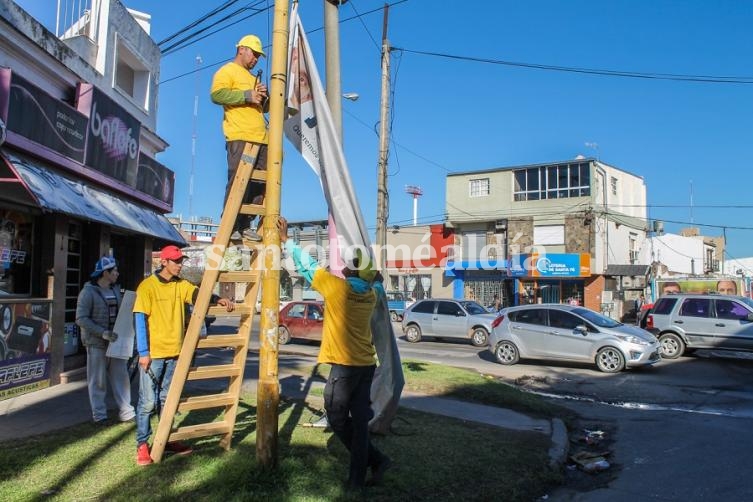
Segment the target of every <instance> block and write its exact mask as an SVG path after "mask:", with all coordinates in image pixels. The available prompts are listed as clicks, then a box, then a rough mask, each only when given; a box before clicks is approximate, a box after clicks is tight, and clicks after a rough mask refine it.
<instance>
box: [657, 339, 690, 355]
mask: <svg viewBox="0 0 753 502" xmlns="http://www.w3.org/2000/svg"><path fill="white" fill-rule="evenodd" d="M659 345H660V346H661V348H660V349H659V351H660V352H661V356H662V357H663V358H664V359H677V358H678V357H680V356H681V355H682V353H683V352H685V344H684V343H683V341H682V338H680V337H679V336H677V335H676V334H674V333H664V334H663V335H661V336H660V337H659Z"/></svg>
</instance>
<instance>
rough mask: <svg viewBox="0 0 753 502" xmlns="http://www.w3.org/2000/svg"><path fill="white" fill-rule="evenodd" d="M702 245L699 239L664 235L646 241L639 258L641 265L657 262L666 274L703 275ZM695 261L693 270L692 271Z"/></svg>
mask: <svg viewBox="0 0 753 502" xmlns="http://www.w3.org/2000/svg"><path fill="white" fill-rule="evenodd" d="M703 250H704V244H703V241H702V240H700V239H694V238H692V237H683V236H681V235H676V234H665V235H661V236H656V237H651V238H649V239H646V242H645V245H644V246H643V247H642V248H641V252H640V256H641V259H642V260H645V261H643V263H653V262H659V263H661V264H663V265H665V266H666V267H667V269H668V274H671V275H676V274H693V273H695V274H699V275H700V274H703V272H704V271H703V258H704V252H703ZM693 260H695V269H693Z"/></svg>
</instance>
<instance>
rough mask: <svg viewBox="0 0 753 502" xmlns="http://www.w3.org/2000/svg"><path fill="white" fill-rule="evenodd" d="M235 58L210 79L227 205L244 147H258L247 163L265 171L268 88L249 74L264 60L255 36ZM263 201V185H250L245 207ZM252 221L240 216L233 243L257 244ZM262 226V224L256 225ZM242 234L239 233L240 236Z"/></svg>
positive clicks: (238, 48) (239, 46) (240, 45)
mask: <svg viewBox="0 0 753 502" xmlns="http://www.w3.org/2000/svg"><path fill="white" fill-rule="evenodd" d="M235 49H236V50H235V58H233V60H232V61H231V62H229V63H227V64H225V65H223V66H222V67H221V68H220V69H219V70H217V72H216V73H215V74H214V78H213V79H212V88H211V94H210V96H211V99H212V102H213V103H215V104H217V105H221V106H222V109H223V112H224V113H223V118H222V132H223V134H224V135H225V141H226V143H225V149H226V150H227V167H228V171H227V176H228V178H227V188H226V189H225V201H227V198H228V195H229V193H230V188H231V187H232V184H233V180H234V179H235V173H236V171H237V170H238V164H239V163H240V161H241V156H242V154H243V150H244V149H245V147H246V145H247V144H257V145H259V153H258V154H257V155H256V158H255V159H249V160H248V161H249V162H251V163H252V164H253V165H254V168H255V169H262V170H263V169H266V168H267V142H268V139H267V125H266V123H265V121H264V109H265V107H266V105H267V103H268V94H267V86H266V85H264V83H263V82H262V81H261V70H259V72H257V74H256V75H252V74H251V70H252V69H253V68H254V67H255V66H256V64H257V63H258V62H259V59H260V58H261V57H262V56H265V54H264V50H263V48H262V45H261V40H260V39H259V37H257V36H256V35H246V36H245V37H243V38H241V39H240V40H239V41H238V43H237V44H236V46H235ZM263 201H264V184H263V183H259V182H256V181H253V180H252V181H249V183H248V186H247V187H246V192H245V194H244V197H243V203H244V204H251V203H253V204H261V203H262V202H263ZM252 222H253V217H250V216H248V215H239V216H238V217H237V218H236V222H235V223H236V225H235V228H234V229H233V230H234V232H233V235H232V236H231V238H232V239H233V240H239V239H241V237H243V238H245V239H248V240H252V241H260V240H261V237H260V236H259V234H258V233H257V232H256V231H255V230H254V229H252V228H251V223H252ZM259 225H261V220H260V221H259ZM241 232H242V233H241Z"/></svg>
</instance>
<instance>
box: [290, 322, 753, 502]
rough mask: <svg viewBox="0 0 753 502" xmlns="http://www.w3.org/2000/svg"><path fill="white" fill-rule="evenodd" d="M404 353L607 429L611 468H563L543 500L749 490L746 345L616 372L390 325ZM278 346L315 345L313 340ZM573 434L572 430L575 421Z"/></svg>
mask: <svg viewBox="0 0 753 502" xmlns="http://www.w3.org/2000/svg"><path fill="white" fill-rule="evenodd" d="M394 327H395V330H396V334H397V335H398V347H399V349H400V353H401V357H402V358H403V359H417V360H423V361H429V362H434V363H438V364H446V365H451V366H457V367H466V368H473V369H476V370H478V371H480V372H483V373H485V374H489V375H494V376H496V377H497V378H499V379H500V380H502V381H505V382H507V383H510V384H513V385H517V386H518V387H520V388H522V389H525V390H528V391H531V392H536V393H539V394H541V395H543V396H546V397H547V398H548V399H553V400H556V401H557V402H558V403H559V404H562V405H565V406H567V407H570V408H571V409H573V410H575V411H576V412H577V413H578V414H579V415H580V416H581V417H582V419H583V423H584V424H585V425H586V426H587V427H588V429H589V430H603V431H605V432H606V433H607V434H608V435H609V442H608V449H609V451H610V452H611V455H610V456H609V457H608V458H609V461H610V464H611V467H610V469H609V470H607V471H605V472H602V473H599V474H594V475H585V476H587V477H588V479H586V480H585V482H584V479H583V475H581V476H580V477H578V476H571V475H568V479H570V482H569V484H568V485H566V486H564V487H562V488H560V489H558V490H556V491H555V492H553V493H550V494H548V496H547V500H554V501H578V502H600V501H605V502H606V501H609V502H621V501H631V502H635V501H643V500H646V501H696V500H698V501H707V500H708V501H712V500H713V501H716V500H753V481H751V480H748V478H747V475H746V474H745V473H746V472H753V455H750V452H749V450H750V446H749V445H751V444H753V428H751V427H750V423H751V422H750V418H751V417H753V378H752V377H753V354H750V353H726V352H717V353H715V352H712V351H697V352H696V354H694V355H693V356H692V357H682V358H680V359H677V360H673V361H661V362H659V363H657V364H656V365H653V366H650V367H644V368H639V369H631V370H627V371H624V372H622V373H619V374H604V373H600V372H599V371H597V370H596V369H595V367H592V366H590V365H584V364H572V363H552V362H545V361H523V362H521V363H519V364H517V365H514V366H502V365H500V364H498V363H496V362H495V361H494V359H493V356H492V355H491V353H490V352H488V351H487V350H485V349H479V348H476V347H472V346H471V345H470V344H469V343H465V342H462V341H458V342H454V341H450V342H447V341H440V342H437V341H432V340H430V339H427V340H426V341H422V342H420V343H417V344H411V343H408V342H406V341H405V340H404V339H402V333H401V331H400V328H399V324H395V325H394ZM284 350H286V351H287V350H293V351H294V352H296V353H300V354H301V355H311V356H313V355H315V354H316V352H317V350H318V346H317V345H316V344H311V343H306V342H297V341H294V342H293V343H292V344H291V345H288V346H285V348H284ZM573 432H574V435H575V436H577V435H578V433H579V432H580V431H573Z"/></svg>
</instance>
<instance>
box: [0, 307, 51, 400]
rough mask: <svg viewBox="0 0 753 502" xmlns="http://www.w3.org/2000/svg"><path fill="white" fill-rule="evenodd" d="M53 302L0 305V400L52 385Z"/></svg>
mask: <svg viewBox="0 0 753 502" xmlns="http://www.w3.org/2000/svg"><path fill="white" fill-rule="evenodd" d="M50 312H51V303H50V301H35V302H13V303H11V302H7V303H4V302H0V401H1V400H4V399H8V398H11V397H14V396H17V395H20V394H25V393H27V392H32V391H35V390H39V389H43V388H45V387H49V385H50V337H51V336H52V333H51V331H50Z"/></svg>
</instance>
